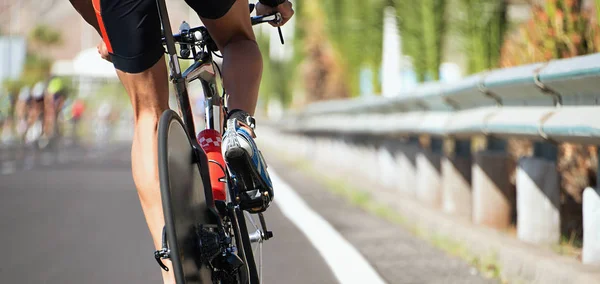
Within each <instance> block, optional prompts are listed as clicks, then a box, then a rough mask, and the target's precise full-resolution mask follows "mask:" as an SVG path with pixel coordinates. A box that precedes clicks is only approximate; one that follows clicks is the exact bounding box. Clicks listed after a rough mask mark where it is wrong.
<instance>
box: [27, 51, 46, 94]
mask: <svg viewBox="0 0 600 284" xmlns="http://www.w3.org/2000/svg"><path fill="white" fill-rule="evenodd" d="M51 68H52V60H50V59H48V58H47V57H44V56H42V55H38V54H35V53H28V54H27V57H26V58H25V68H24V69H23V73H22V74H21V81H22V82H23V83H24V84H25V85H29V86H33V85H34V84H35V83H37V82H39V81H41V80H46V79H48V76H49V75H50V69H51Z"/></svg>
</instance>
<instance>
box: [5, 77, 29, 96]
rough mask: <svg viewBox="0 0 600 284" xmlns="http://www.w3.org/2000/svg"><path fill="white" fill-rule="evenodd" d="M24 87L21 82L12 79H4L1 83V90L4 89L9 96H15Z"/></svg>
mask: <svg viewBox="0 0 600 284" xmlns="http://www.w3.org/2000/svg"><path fill="white" fill-rule="evenodd" d="M23 86H24V83H23V81H21V80H14V79H5V80H4V81H3V82H2V88H4V89H5V90H6V91H7V92H8V93H9V94H17V93H19V90H21V88H22V87H23Z"/></svg>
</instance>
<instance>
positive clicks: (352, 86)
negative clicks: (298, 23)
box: [322, 0, 389, 96]
mask: <svg viewBox="0 0 600 284" xmlns="http://www.w3.org/2000/svg"><path fill="white" fill-rule="evenodd" d="M322 3H323V4H322V7H323V10H324V12H325V15H326V16H325V19H326V31H327V35H328V37H329V39H330V40H331V42H332V44H333V47H334V49H335V51H336V53H337V56H336V57H337V60H338V61H339V62H340V63H341V66H343V70H344V78H345V81H346V82H347V84H349V86H348V89H349V90H350V93H351V94H352V95H353V96H356V95H358V92H359V85H358V84H359V80H358V77H359V72H360V70H361V69H362V68H365V67H366V68H370V69H371V70H372V71H373V74H374V78H373V79H374V82H376V84H375V86H377V88H376V89H379V84H378V83H379V82H378V80H376V79H377V78H378V76H379V75H378V74H379V69H380V68H379V67H380V64H381V56H382V49H383V47H382V46H383V34H382V27H383V9H384V8H385V6H386V5H387V4H388V3H389V2H388V1H385V0H330V1H323V2H322Z"/></svg>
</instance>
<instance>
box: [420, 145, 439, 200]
mask: <svg viewBox="0 0 600 284" xmlns="http://www.w3.org/2000/svg"><path fill="white" fill-rule="evenodd" d="M438 140H439V139H432V141H431V142H432V143H431V144H432V149H431V150H426V149H423V150H421V151H420V152H419V153H418V154H417V182H418V185H417V186H418V187H417V199H418V200H419V201H421V202H423V203H425V204H427V205H429V206H431V207H433V208H440V207H441V206H442V175H441V155H440V152H441V141H438ZM438 142H439V143H438Z"/></svg>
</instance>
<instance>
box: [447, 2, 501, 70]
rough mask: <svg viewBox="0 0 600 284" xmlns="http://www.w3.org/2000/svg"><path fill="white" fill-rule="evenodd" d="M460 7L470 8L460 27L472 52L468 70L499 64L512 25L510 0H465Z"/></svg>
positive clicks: (468, 48) (466, 50)
mask: <svg viewBox="0 0 600 284" xmlns="http://www.w3.org/2000/svg"><path fill="white" fill-rule="evenodd" d="M460 9H461V10H463V11H465V12H466V16H465V17H464V18H463V19H458V23H457V28H458V30H459V32H460V34H461V35H462V38H463V43H464V50H465V52H466V54H468V61H467V72H468V73H470V74H472V73H477V72H480V71H483V70H487V69H493V68H496V67H498V66H499V65H500V54H501V47H502V44H503V42H504V37H505V34H506V31H507V27H508V18H507V11H508V2H507V0H502V1H497V0H461V1H460Z"/></svg>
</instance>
